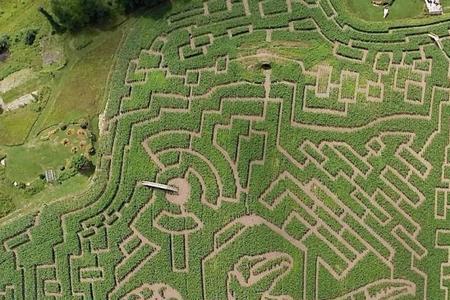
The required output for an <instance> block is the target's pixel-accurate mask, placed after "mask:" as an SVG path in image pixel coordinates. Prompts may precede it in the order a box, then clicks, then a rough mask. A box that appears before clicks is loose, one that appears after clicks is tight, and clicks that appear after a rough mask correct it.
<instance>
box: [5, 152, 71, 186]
mask: <svg viewBox="0 0 450 300" xmlns="http://www.w3.org/2000/svg"><path fill="white" fill-rule="evenodd" d="M6 154H7V155H8V156H7V166H6V176H7V177H8V178H9V179H11V180H14V181H20V182H30V181H32V180H34V179H36V177H37V176H38V175H39V174H41V173H43V171H45V170H46V169H59V167H60V166H62V165H64V164H65V160H66V159H67V158H69V157H70V152H69V151H67V149H65V148H64V146H62V145H61V146H58V145H53V144H50V143H40V144H38V145H35V146H34V145H25V146H18V147H11V148H8V149H7V151H6Z"/></svg>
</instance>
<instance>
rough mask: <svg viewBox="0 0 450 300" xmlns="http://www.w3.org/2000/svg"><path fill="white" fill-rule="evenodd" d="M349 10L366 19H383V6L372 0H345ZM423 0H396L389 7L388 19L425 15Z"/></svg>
mask: <svg viewBox="0 0 450 300" xmlns="http://www.w3.org/2000/svg"><path fill="white" fill-rule="evenodd" d="M344 3H345V4H346V6H347V8H348V11H349V12H350V13H352V14H353V15H355V16H356V17H359V18H360V19H363V20H366V21H383V20H384V19H383V8H382V7H379V6H375V5H373V4H372V1H371V0H344ZM424 5H425V3H424V1H423V0H396V1H394V4H393V5H392V6H391V8H390V9H389V16H388V17H387V20H399V19H406V18H418V17H423V16H425V14H424Z"/></svg>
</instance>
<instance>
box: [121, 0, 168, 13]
mask: <svg viewBox="0 0 450 300" xmlns="http://www.w3.org/2000/svg"><path fill="white" fill-rule="evenodd" d="M116 2H117V4H118V6H120V7H122V8H123V9H124V10H125V11H126V12H130V11H133V10H135V9H138V8H140V7H149V6H153V5H156V4H159V3H161V2H162V1H161V0H116Z"/></svg>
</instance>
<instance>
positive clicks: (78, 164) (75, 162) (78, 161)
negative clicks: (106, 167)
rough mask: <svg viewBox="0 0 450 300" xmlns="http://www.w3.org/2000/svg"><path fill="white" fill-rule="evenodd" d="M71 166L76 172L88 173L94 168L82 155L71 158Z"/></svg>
mask: <svg viewBox="0 0 450 300" xmlns="http://www.w3.org/2000/svg"><path fill="white" fill-rule="evenodd" d="M71 166H72V168H74V169H75V170H77V171H78V172H83V171H90V170H92V169H93V167H94V165H93V164H92V162H91V161H90V160H89V159H87V157H86V156H84V155H83V154H78V155H75V156H74V157H73V158H72V162H71Z"/></svg>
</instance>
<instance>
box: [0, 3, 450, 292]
mask: <svg viewBox="0 0 450 300" xmlns="http://www.w3.org/2000/svg"><path fill="white" fill-rule="evenodd" d="M348 2H351V1H338V0H301V1H291V0H264V1H256V0H255V1H253V0H242V1H241V0H233V1H231V0H226V1H221V0H210V1H196V0H193V1H191V2H188V3H175V4H174V7H172V8H171V9H170V10H169V11H168V12H165V13H164V14H163V15H162V17H155V16H156V15H158V13H159V12H158V11H157V9H154V10H153V11H152V14H149V15H148V16H145V17H141V18H138V19H137V20H136V23H135V24H134V25H133V28H132V30H131V31H130V32H129V34H128V36H127V38H126V40H125V41H124V43H123V45H122V48H121V50H120V52H119V54H118V56H117V65H116V69H115V72H114V74H113V75H112V77H111V81H110V82H109V87H110V90H109V94H108V103H107V107H106V111H105V113H104V115H102V118H101V120H102V122H100V123H101V131H102V132H103V135H102V137H101V142H102V143H101V145H102V147H101V149H100V153H99V155H100V163H99V168H98V172H97V175H96V178H95V182H94V184H92V185H91V186H90V188H89V189H87V191H86V192H84V193H83V194H81V195H79V196H77V197H76V198H74V199H71V200H68V201H63V202H55V203H53V204H50V205H47V206H45V207H42V208H41V209H39V210H38V211H36V212H35V213H33V214H24V215H19V216H17V217H16V218H11V219H10V220H9V221H8V222H5V224H4V225H2V227H1V229H0V241H1V245H2V246H1V247H0V299H1V298H4V299H205V300H215V299H237V300H241V299H249V300H253V299H293V300H297V299H447V298H448V297H449V296H448V288H449V286H450V281H449V266H450V260H449V250H450V223H449V222H448V219H447V216H448V215H447V212H448V210H449V195H450V156H449V155H450V131H449V129H450V128H449V118H448V115H449V113H450V109H449V104H450V98H449V97H450V83H449V75H450V72H449V63H450V57H449V53H450V35H449V31H448V25H449V22H450V18H449V16H448V15H445V14H444V15H443V16H440V17H438V19H437V20H440V22H437V21H436V19H433V18H425V17H423V18H421V19H420V20H419V19H417V20H414V21H412V22H409V21H405V22H403V23H401V21H399V22H400V23H398V24H396V25H395V26H393V25H392V26H391V25H390V24H391V23H361V20H359V19H358V20H356V19H355V17H354V15H353V14H352V13H349V11H348V10H347V9H348V7H347V4H348ZM398 3H402V1H401V0H398ZM160 9H161V10H162V9H163V7H160ZM399 24H400V25H399ZM429 33H432V34H435V35H438V36H439V37H440V38H441V40H442V43H443V45H444V47H443V49H442V50H441V49H440V48H439V47H438V46H437V45H436V44H435V42H434V41H433V39H431V38H430V36H429V35H428V34H429ZM145 182H147V183H145ZM148 182H150V184H148ZM158 184H165V185H169V186H170V187H171V188H174V189H176V190H178V192H170V191H167V190H165V189H164V186H158ZM148 185H150V186H151V187H148ZM158 187H162V188H163V189H159V188H158ZM166 188H167V187H166Z"/></svg>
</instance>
